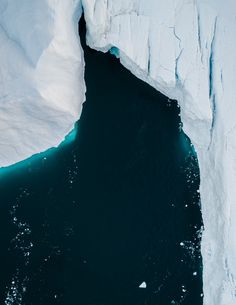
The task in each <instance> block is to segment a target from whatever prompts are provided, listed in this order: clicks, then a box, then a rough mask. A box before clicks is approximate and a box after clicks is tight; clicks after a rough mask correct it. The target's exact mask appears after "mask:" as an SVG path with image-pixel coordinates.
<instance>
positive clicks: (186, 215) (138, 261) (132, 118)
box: [0, 27, 202, 305]
mask: <svg viewBox="0 0 236 305" xmlns="http://www.w3.org/2000/svg"><path fill="white" fill-rule="evenodd" d="M82 32H83V33H84V27H83V29H82ZM84 50H85V59H86V75H85V77H86V83H87V102H86V103H85V104H84V109H83V114H82V117H81V120H80V121H79V122H78V124H77V127H76V128H77V135H76V139H75V140H74V141H73V142H71V143H67V144H64V145H62V146H61V147H60V148H59V149H57V150H53V151H50V152H49V153H46V154H43V155H40V156H38V157H37V158H36V159H35V158H33V159H30V160H29V161H27V162H25V163H24V164H23V165H22V166H20V167H16V168H13V170H11V171H9V172H4V173H3V172H0V241H1V251H0V270H1V273H0V304H5V305H54V304H55V305H56V304H60V305H173V304H183V305H201V304H202V297H201V293H202V289H201V287H202V281H201V258H200V253H199V238H200V235H199V230H200V228H201V225H202V224H201V215H200V208H199V198H198V193H197V189H198V186H199V173H198V165H197V160H196V158H195V157H194V155H193V153H192V150H191V146H190V143H189V141H188V139H187V138H186V137H185V136H184V135H183V133H182V132H181V131H180V127H181V126H180V119H179V109H178V107H177V105H176V103H175V102H172V103H170V102H168V101H167V98H166V97H164V96H163V95H161V94H160V93H158V92H156V91H155V90H154V89H152V88H151V87H150V86H148V85H147V84H145V83H143V82H142V81H140V80H138V79H136V78H135V77H134V76H133V75H131V73H129V72H128V71H127V70H126V69H125V68H123V67H122V66H121V65H120V64H119V61H118V60H117V59H115V58H114V57H113V56H111V55H108V54H102V53H99V52H96V51H93V50H91V49H89V48H88V47H85V46H84ZM144 281H145V282H146V283H147V288H146V289H141V288H139V285H140V284H141V283H142V282H144Z"/></svg>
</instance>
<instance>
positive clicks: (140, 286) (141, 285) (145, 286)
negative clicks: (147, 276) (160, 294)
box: [139, 282, 147, 288]
mask: <svg viewBox="0 0 236 305" xmlns="http://www.w3.org/2000/svg"><path fill="white" fill-rule="evenodd" d="M139 288H147V283H146V282H142V284H140V285H139Z"/></svg>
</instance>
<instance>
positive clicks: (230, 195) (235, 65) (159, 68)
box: [82, 0, 236, 305]
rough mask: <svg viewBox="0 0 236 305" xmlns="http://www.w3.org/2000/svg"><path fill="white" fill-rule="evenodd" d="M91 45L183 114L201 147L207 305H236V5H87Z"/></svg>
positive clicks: (162, 1) (164, 0)
mask: <svg viewBox="0 0 236 305" xmlns="http://www.w3.org/2000/svg"><path fill="white" fill-rule="evenodd" d="M82 2H83V7H84V9H85V18H86V23H87V27H88V35H87V42H88V44H89V45H90V46H91V47H92V48H95V49H97V50H101V51H107V50H109V49H111V48H114V47H115V48H118V49H119V56H120V61H121V63H122V64H123V65H124V66H126V67H127V68H128V69H129V70H130V71H131V72H132V73H134V74H135V75H136V76H137V77H139V78H141V79H143V80H144V81H146V82H148V83H149V84H150V85H152V86H153V87H155V88H156V89H157V90H159V91H161V92H162V93H164V94H165V95H167V96H168V97H170V98H174V99H177V100H178V102H179V105H180V107H181V119H182V122H183V129H184V131H185V133H186V134H187V135H188V136H189V137H190V139H191V141H192V143H193V144H194V146H195V149H196V152H197V155H198V161H199V166H200V177H201V185H200V194H201V206H202V215H203V222H204V231H203V235H202V246H201V250H202V256H203V284H204V304H205V305H235V304H236V286H235V284H236V283H235V281H236V239H235V232H236V220H235V219H236V191H235V189H236V188H235V185H236V118H235V110H236V103H235V96H236V89H235V88H236V86H235V81H236V76H235V74H236V60H235V54H236V42H235V37H236V1H235V0H227V1H224V2H222V1H221V0H207V1H206V0H205V1H203V0H191V1H184V0H150V1H148V2H147V1H146V0H119V1H117V0H94V1H92V0H82Z"/></svg>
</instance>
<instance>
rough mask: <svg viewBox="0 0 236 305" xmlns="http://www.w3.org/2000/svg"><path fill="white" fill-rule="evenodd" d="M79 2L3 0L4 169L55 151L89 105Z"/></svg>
mask: <svg viewBox="0 0 236 305" xmlns="http://www.w3.org/2000/svg"><path fill="white" fill-rule="evenodd" d="M81 12H82V10H81V3H80V1H79V0H66V1H65V0H58V1H54V0H35V1H29V0H20V1H19V0H0V131H1V132H0V167H4V166H8V165H11V164H13V163H16V162H18V161H21V160H23V159H25V158H27V157H29V156H31V155H33V154H35V153H39V152H42V151H45V150H47V149H48V148H50V147H55V146H58V145H59V144H60V142H62V141H63V139H64V138H65V136H66V135H67V134H68V133H69V132H70V131H71V130H72V129H73V128H74V123H75V121H77V119H78V117H79V116H80V113H81V109H82V102H83V101H84V99H85V98H84V95H85V85H84V77H83V74H84V60H83V52H82V49H81V46H80V42H79V39H78V19H79V18H80V15H81Z"/></svg>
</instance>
